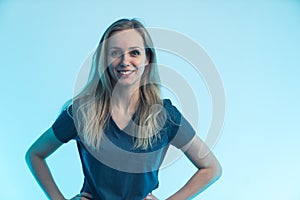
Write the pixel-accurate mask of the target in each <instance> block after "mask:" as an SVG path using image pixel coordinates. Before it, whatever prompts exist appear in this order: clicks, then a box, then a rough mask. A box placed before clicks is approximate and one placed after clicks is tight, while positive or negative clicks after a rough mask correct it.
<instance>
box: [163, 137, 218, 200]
mask: <svg viewBox="0 0 300 200" xmlns="http://www.w3.org/2000/svg"><path fill="white" fill-rule="evenodd" d="M183 151H184V152H185V155H186V156H187V157H188V158H189V159H190V160H191V162H192V163H193V164H194V165H195V166H196V167H197V168H198V171H197V172H196V173H195V174H194V175H193V176H192V178H191V179H190V180H189V181H188V182H187V183H186V184H185V185H184V186H183V187H182V188H181V189H180V190H179V191H177V192H176V193H175V194H173V195H172V196H170V197H169V198H168V199H167V200H183V199H191V198H193V197H195V196H196V195H197V194H199V193H201V192H202V191H203V190H205V189H206V188H207V187H208V186H210V185H211V184H212V183H214V182H215V181H216V180H217V179H218V178H220V176H221V174H222V167H221V165H220V163H219V162H218V160H217V159H216V157H215V156H214V155H213V153H212V151H211V150H210V149H209V148H208V147H207V145H206V144H205V143H204V142H203V141H202V140H201V139H200V138H199V137H198V136H197V135H195V137H194V138H193V139H192V140H191V142H189V144H187V145H186V146H185V147H184V148H183Z"/></svg>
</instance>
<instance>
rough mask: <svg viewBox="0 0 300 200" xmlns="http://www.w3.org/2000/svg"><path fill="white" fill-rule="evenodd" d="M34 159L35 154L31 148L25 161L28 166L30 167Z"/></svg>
mask: <svg viewBox="0 0 300 200" xmlns="http://www.w3.org/2000/svg"><path fill="white" fill-rule="evenodd" d="M32 157H33V153H32V151H31V149H30V148H29V149H28V150H27V151H26V153H25V161H26V163H27V165H30V163H31V160H32Z"/></svg>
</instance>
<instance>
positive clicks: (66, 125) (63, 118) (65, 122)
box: [52, 106, 77, 143]
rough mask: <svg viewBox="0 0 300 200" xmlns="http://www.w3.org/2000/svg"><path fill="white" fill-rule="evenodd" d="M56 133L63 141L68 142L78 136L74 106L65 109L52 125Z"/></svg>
mask: <svg viewBox="0 0 300 200" xmlns="http://www.w3.org/2000/svg"><path fill="white" fill-rule="evenodd" d="M52 129H53V132H54V135H55V136H56V137H57V139H58V140H59V141H61V142H63V143H67V142H68V141H70V140H71V139H75V138H76V136H77V130H76V127H75V124H74V121H73V117H72V106H68V107H67V108H66V109H64V110H63V111H62V112H61V113H60V114H59V116H58V117H57V119H56V120H55V122H54V123H53V125H52Z"/></svg>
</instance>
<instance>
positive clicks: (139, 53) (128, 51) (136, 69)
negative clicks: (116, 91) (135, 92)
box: [107, 29, 148, 86]
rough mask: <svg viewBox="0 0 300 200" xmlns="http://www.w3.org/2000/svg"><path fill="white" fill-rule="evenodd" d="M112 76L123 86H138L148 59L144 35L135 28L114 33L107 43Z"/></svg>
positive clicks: (108, 61)
mask: <svg viewBox="0 0 300 200" xmlns="http://www.w3.org/2000/svg"><path fill="white" fill-rule="evenodd" d="M107 47H108V48H107V50H108V52H107V63H108V66H109V72H110V74H111V76H112V77H113V78H114V79H115V81H118V83H119V84H120V85H121V86H137V85H138V84H139V82H140V79H141V77H142V74H143V72H144V70H145V65H148V60H147V56H146V52H145V48H144V41H143V38H142V36H141V35H140V34H139V32H137V31H136V30H134V29H130V30H124V31H119V32H116V33H114V34H113V35H112V36H111V37H110V38H109V40H108V43H107Z"/></svg>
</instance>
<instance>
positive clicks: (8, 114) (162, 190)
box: [0, 0, 300, 200]
mask: <svg viewBox="0 0 300 200" xmlns="http://www.w3.org/2000/svg"><path fill="white" fill-rule="evenodd" d="M122 17H127V18H132V17H137V18H141V19H142V20H143V22H144V24H145V25H146V26H148V27H162V28H168V29H171V30H176V31H178V32H180V33H183V34H185V35H187V36H189V37H190V38H192V39H193V40H194V41H196V42H197V43H199V44H200V45H201V46H202V47H203V48H204V49H205V50H206V52H207V53H208V55H209V56H210V57H211V59H212V60H213V61H214V63H215V65H216V67H217V69H218V71H219V73H220V75H221V77H222V80H223V83H224V88H225V93H226V98H227V99H226V101H227V103H226V105H227V106H226V110H227V112H226V120H225V123H224V128H223V132H222V136H221V138H220V139H219V141H218V143H217V144H216V146H215V147H214V149H213V151H214V153H215V154H216V156H217V157H218V159H219V161H220V162H221V164H222V167H223V175H222V177H221V179H219V181H217V182H216V183H215V184H214V185H212V186H211V187H210V188H209V189H207V190H206V191H205V192H204V193H202V194H201V195H199V197H197V198H195V199H206V200H209V199H211V200H215V199H225V200H227V199H228V200H253V199H272V200H282V199H286V200H299V199H300V191H299V178H300V172H299V169H300V161H299V155H300V147H299V146H300V142H299V140H300V135H299V133H300V126H299V122H300V121H299V119H300V117H299V113H300V106H299V102H300V87H299V86H300V84H299V83H300V81H299V75H300V69H299V67H300V59H299V51H300V48H299V46H300V2H299V1H297V0H282V1H279V0H278V1H276V0H275V1H264V2H262V1H251V2H250V1H248V2H242V1H230V2H225V1H210V2H204V1H199V2H198V1H196V0H195V1H191V0H185V1H170V0H169V1H162V0H160V1H158V0H153V1H145V2H142V1H110V2H109V3H108V2H106V1H105V2H104V1H103V2H100V1H95V0H94V1H78V0H68V1H63V2H62V1H58V0H56V1H51V3H50V2H45V1H27V2H26V3H25V2H21V1H11V0H10V1H9V0H0V58H1V59H0V75H1V78H0V86H1V90H0V91H1V93H2V94H1V97H2V98H1V116H0V121H1V126H0V132H1V144H0V152H1V156H0V159H1V160H0V162H1V166H0V177H1V178H0V180H1V182H0V188H1V189H0V199H45V196H44V194H43V192H42V191H41V190H40V188H39V187H38V184H37V183H36V182H35V181H34V179H33V177H32V175H31V173H30V172H29V170H28V168H27V166H26V164H25V160H24V155H25V152H26V150H27V148H28V147H29V146H30V145H31V144H32V142H33V141H34V140H35V139H36V138H37V137H38V136H39V135H40V134H41V133H42V132H43V131H45V130H46V129H47V128H48V127H49V126H51V124H52V123H53V121H54V120H55V119H56V117H57V114H58V112H59V109H60V107H61V106H62V104H63V103H64V101H65V100H67V99H68V98H70V97H71V96H72V92H73V88H74V82H75V79H76V76H77V74H78V72H79V69H80V65H81V63H82V62H83V61H84V60H85V58H86V57H87V56H88V54H89V53H90V52H91V50H92V49H93V48H94V47H95V46H96V44H97V43H98V40H99V39H100V36H101V35H102V33H103V31H104V30H105V29H106V27H107V26H108V25H110V23H111V22H113V21H115V20H116V19H119V18H122ZM297 55H298V56H297ZM162 57H163V55H162ZM166 62H168V61H166ZM167 64H168V65H170V66H173V65H174V66H175V65H176V63H174V60H169V63H167ZM192 81H193V80H192ZM208 115H209V114H208ZM204 121H205V119H204ZM203 130H204V129H203ZM199 134H200V135H205V133H203V134H202V133H199ZM76 150H77V149H76V145H75V142H69V143H68V144H67V145H64V146H63V147H62V148H60V149H59V150H58V151H57V152H56V153H55V154H54V155H52V156H50V157H49V158H48V159H47V160H48V163H49V165H50V167H51V169H52V172H53V175H54V177H55V179H56V181H57V184H58V185H59V187H60V188H61V190H62V192H63V193H64V194H65V196H66V197H69V198H70V197H71V196H72V195H75V194H76V193H78V192H79V190H80V188H81V185H82V178H83V177H82V173H81V166H80V162H79V159H78V158H79V157H78V154H77V152H76ZM195 171H196V169H195V167H194V166H193V165H192V164H191V163H190V162H189V161H188V160H187V159H186V158H184V157H182V158H181V159H179V160H178V161H177V162H175V163H174V164H173V165H171V166H170V167H167V168H165V169H163V170H162V171H161V173H160V187H159V189H157V190H156V191H155V192H154V194H156V195H157V196H158V197H159V198H160V199H164V198H166V197H167V196H168V195H170V194H172V193H173V192H175V191H176V190H177V189H179V188H180V187H181V186H182V185H183V184H184V183H185V182H186V181H187V179H188V178H189V177H190V176H191V175H192V174H193V173H194V172H195ZM125 187H126V186H125Z"/></svg>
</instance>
